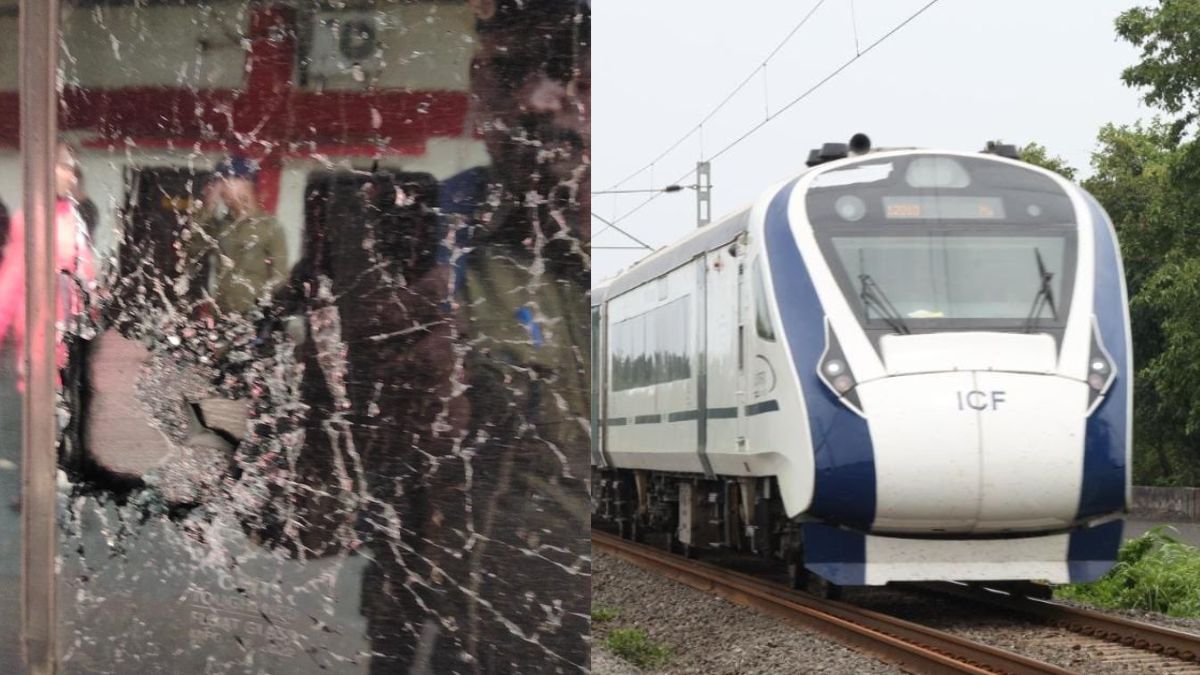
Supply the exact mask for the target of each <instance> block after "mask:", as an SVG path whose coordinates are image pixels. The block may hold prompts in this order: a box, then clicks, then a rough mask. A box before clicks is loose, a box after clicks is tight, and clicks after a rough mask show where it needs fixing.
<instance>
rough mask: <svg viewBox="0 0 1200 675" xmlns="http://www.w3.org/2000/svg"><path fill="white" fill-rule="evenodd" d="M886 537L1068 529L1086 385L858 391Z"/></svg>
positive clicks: (877, 525) (1044, 382)
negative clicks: (869, 434)
mask: <svg viewBox="0 0 1200 675" xmlns="http://www.w3.org/2000/svg"><path fill="white" fill-rule="evenodd" d="M859 396H860V397H861V399H862V403H863V408H864V410H865V411H867V418H868V425H869V428H870V433H871V440H872V445H873V448H874V458H875V475H876V481H877V488H876V495H877V502H876V514H875V521H874V524H873V527H872V529H873V530H875V531H881V532H896V533H901V532H907V533H920V532H946V533H964V532H970V533H981V534H982V533H995V532H1005V531H1011V532H1020V531H1034V530H1045V529H1054V528H1061V527H1066V526H1068V525H1070V524H1071V522H1072V521H1073V520H1074V519H1075V515H1076V512H1077V511H1078V508H1079V494H1080V483H1081V481H1082V474H1083V467H1082V461H1083V454H1084V453H1083V445H1084V434H1085V420H1086V408H1087V403H1088V390H1087V385H1086V384H1084V383H1082V382H1078V381H1075V380H1070V379H1067V378H1063V377H1060V376H1057V375H1035V374H1028V373H1019V372H998V371H989V370H978V371H955V372H944V373H925V374H911V375H902V376H893V377H886V378H883V379H880V380H876V381H873V382H866V383H863V384H862V385H860V386H859Z"/></svg>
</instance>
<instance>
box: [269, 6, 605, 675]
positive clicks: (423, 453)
mask: <svg viewBox="0 0 1200 675" xmlns="http://www.w3.org/2000/svg"><path fill="white" fill-rule="evenodd" d="M472 7H473V8H474V10H475V12H476V14H477V16H478V18H479V21H478V24H477V28H478V32H479V37H480V40H479V50H478V53H477V55H476V58H475V60H474V62H473V64H472V76H471V96H472V102H473V108H474V117H473V120H472V127H473V128H472V131H476V132H477V133H480V134H481V135H482V136H483V138H484V140H485V142H486V143H487V147H488V151H489V154H490V157H491V160H492V161H491V163H490V164H489V165H487V166H481V167H475V168H472V169H469V170H467V171H464V172H463V173H461V174H459V175H456V176H454V177H452V178H450V179H448V180H447V181H445V182H443V183H442V184H441V185H440V186H436V188H435V187H434V186H430V185H424V184H416V185H414V184H396V183H395V181H393V180H391V179H390V177H389V176H388V175H387V174H386V173H384V172H379V173H377V174H376V175H375V176H372V177H370V178H369V179H365V182H364V183H361V184H356V185H355V186H354V188H353V189H355V190H356V192H353V193H351V192H347V190H349V189H350V188H349V187H347V186H342V187H337V186H333V187H330V188H329V189H328V190H324V191H323V192H322V193H323V194H332V193H338V192H339V191H341V192H342V193H343V194H344V196H342V197H339V198H332V199H326V198H322V199H320V200H318V201H316V202H314V203H312V204H310V209H309V213H310V219H309V226H310V231H309V233H308V235H307V243H306V246H305V250H304V253H303V256H302V259H301V261H300V263H299V264H298V266H297V268H296V269H294V270H293V273H292V277H291V281H290V282H289V284H288V287H287V291H286V293H285V294H284V295H283V296H281V304H283V305H287V306H288V310H287V311H286V312H280V313H290V314H293V315H294V314H297V313H299V314H303V315H304V316H306V317H307V321H306V327H305V333H306V335H305V340H304V341H303V343H302V345H301V347H300V349H299V354H298V356H297V360H298V361H300V362H302V363H303V364H305V365H304V369H303V373H304V376H303V377H304V382H303V385H302V387H301V398H302V399H303V401H304V407H305V409H306V410H307V411H308V413H307V416H306V417H305V418H304V419H302V420H299V421H298V424H300V425H301V426H302V427H303V428H304V430H305V434H304V435H305V445H304V449H303V452H301V453H299V455H298V457H299V460H298V461H297V462H296V464H295V465H294V469H292V470H294V471H295V475H294V476H293V477H292V478H293V479H292V480H290V481H276V483H277V484H279V485H280V488H279V489H278V490H277V491H276V494H275V497H274V498H272V499H271V500H269V501H270V505H271V506H270V507H269V508H271V509H273V510H274V514H273V515H271V516H270V517H269V518H268V519H267V520H268V521H271V522H273V523H275V524H274V525H265V526H264V528H263V530H262V531H263V533H264V534H263V539H264V541H267V542H270V543H271V544H272V545H274V546H277V547H280V548H283V549H287V550H290V551H292V552H293V554H303V555H309V556H312V555H328V554H331V553H333V552H335V551H338V550H345V549H347V548H350V549H356V550H363V551H367V552H369V553H368V554H367V555H368V557H369V559H370V565H369V566H368V568H367V571H366V573H365V578H364V580H363V587H362V588H363V593H362V602H363V609H362V611H363V614H364V615H365V617H366V618H367V622H368V638H369V640H370V643H371V649H372V652H373V655H372V658H371V672H372V673H377V674H384V673H439V674H441V673H450V674H452V673H464V674H466V673H470V674H482V673H543V672H549V673H554V672H564V673H566V672H586V671H587V669H588V662H589V659H588V653H589V644H590V642H589V639H588V632H589V603H590V585H591V579H590V563H589V560H590V543H589V537H590V534H589V509H588V495H587V491H586V483H587V480H588V476H589V471H590V467H589V466H588V457H589V455H588V435H587V431H588V430H587V419H588V415H589V406H588V402H589V398H588V396H589V393H588V383H589V379H588V378H589V374H588V367H589V360H588V349H587V345H588V336H589V333H588V331H589V319H588V307H587V300H586V296H587V290H588V287H589V283H590V280H589V270H590V267H589V266H590V260H589V241H588V237H589V232H588V225H587V223H588V217H587V215H588V208H587V199H588V193H589V188H590V185H589V182H588V181H589V178H590V176H589V173H588V166H587V153H588V148H587V142H588V129H587V119H588V112H589V99H588V56H587V55H588V38H589V25H590V13H589V10H588V9H587V6H586V5H585V4H583V3H573V2H562V1H560V0H522V1H521V2H517V1H516V0H497V1H494V2H491V1H486V0H475V1H473V2H472ZM314 224H316V225H317V226H316V227H315V228H314V227H313V225H314ZM343 355H344V358H343ZM295 523H303V526H302V527H297V526H295V525H294V524H295Z"/></svg>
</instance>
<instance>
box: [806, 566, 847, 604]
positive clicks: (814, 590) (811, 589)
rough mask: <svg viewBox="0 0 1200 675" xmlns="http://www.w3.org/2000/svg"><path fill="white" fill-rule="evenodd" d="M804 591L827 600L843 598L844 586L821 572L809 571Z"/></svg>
mask: <svg viewBox="0 0 1200 675" xmlns="http://www.w3.org/2000/svg"><path fill="white" fill-rule="evenodd" d="M804 591H805V592H807V593H809V594H810V595H815V596H817V597H818V598H824V599H826V600H841V599H842V587H841V586H838V585H837V584H835V583H833V582H832V581H829V580H828V579H826V578H824V577H822V576H821V575H819V574H813V573H812V572H809V573H808V582H807V583H806V584H805V586H804Z"/></svg>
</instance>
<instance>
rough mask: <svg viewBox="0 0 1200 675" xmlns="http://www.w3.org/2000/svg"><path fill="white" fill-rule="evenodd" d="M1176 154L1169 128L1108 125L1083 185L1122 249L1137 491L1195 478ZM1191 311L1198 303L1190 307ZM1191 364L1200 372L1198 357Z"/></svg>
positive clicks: (1194, 398) (1198, 406)
mask: <svg viewBox="0 0 1200 675" xmlns="http://www.w3.org/2000/svg"><path fill="white" fill-rule="evenodd" d="M1179 152H1180V151H1179V148H1178V146H1177V145H1176V143H1175V140H1174V134H1173V131H1172V130H1171V125H1170V124H1169V123H1164V122H1159V121H1155V122H1152V123H1151V124H1149V125H1141V124H1136V125H1133V126H1123V127H1117V126H1114V125H1108V126H1105V127H1104V128H1103V129H1101V130H1100V134H1099V148H1098V149H1097V151H1096V152H1095V153H1094V154H1093V155H1092V168H1093V171H1094V173H1093V175H1092V176H1091V177H1089V178H1088V179H1087V180H1085V181H1084V183H1083V185H1084V187H1085V188H1086V189H1087V190H1088V191H1090V192H1091V193H1092V194H1093V195H1094V196H1095V197H1096V199H1097V200H1098V201H1099V202H1100V203H1101V204H1102V205H1103V206H1104V208H1105V211H1107V212H1108V214H1109V216H1110V217H1111V218H1112V220H1113V224H1114V226H1115V227H1116V230H1117V235H1118V238H1119V239H1120V242H1121V251H1122V258H1123V259H1124V264H1125V278H1126V283H1127V286H1128V289H1129V297H1130V319H1131V324H1132V333H1133V345H1134V354H1133V359H1134V371H1135V378H1134V380H1135V385H1134V386H1135V389H1134V434H1135V438H1134V447H1135V453H1134V477H1135V480H1136V481H1137V482H1139V483H1153V484H1163V483H1191V482H1194V481H1196V480H1197V478H1200V462H1198V461H1197V458H1196V457H1195V456H1194V455H1193V453H1192V452H1191V451H1190V450H1189V448H1191V447H1197V446H1196V444H1195V436H1196V430H1195V425H1194V423H1191V422H1189V420H1191V419H1192V418H1194V417H1195V413H1194V411H1200V392H1198V393H1197V394H1193V393H1191V392H1190V391H1188V390H1187V389H1186V388H1181V386H1180V382H1181V378H1186V377H1187V376H1188V375H1189V373H1190V372H1191V368H1190V367H1188V364H1187V361H1188V359H1191V358H1193V357H1200V354H1192V355H1189V354H1187V350H1185V349H1180V346H1181V343H1184V344H1186V341H1187V339H1188V337H1187V336H1188V334H1189V333H1190V332H1191V330H1190V329H1189V328H1188V327H1187V325H1186V324H1187V321H1188V319H1187V318H1186V317H1185V316H1184V315H1183V314H1184V311H1183V310H1186V308H1184V307H1178V306H1176V302H1177V301H1178V300H1179V299H1180V296H1181V294H1182V293H1185V292H1186V290H1187V289H1186V284H1187V283H1189V282H1188V276H1187V275H1188V273H1189V272H1191V271H1192V270H1191V267H1190V266H1189V265H1187V264H1186V259H1187V257H1188V254H1187V252H1186V250H1185V248H1186V246H1181V245H1183V244H1185V242H1183V241H1182V240H1181V238H1180V233H1181V232H1182V231H1183V230H1184V229H1186V228H1184V227H1182V221H1181V219H1180V213H1179V210H1178V209H1177V208H1176V205H1177V203H1178V183H1177V176H1176V173H1177V165H1178V155H1179ZM1168 261H1172V262H1171V264H1168ZM1193 283H1194V281H1193ZM1197 303H1200V298H1196V299H1195V300H1194V301H1193V303H1192V304H1197ZM1197 327H1200V324H1197ZM1194 362H1195V363H1197V364H1200V358H1196V360H1195V361H1194ZM1197 381H1200V380H1197Z"/></svg>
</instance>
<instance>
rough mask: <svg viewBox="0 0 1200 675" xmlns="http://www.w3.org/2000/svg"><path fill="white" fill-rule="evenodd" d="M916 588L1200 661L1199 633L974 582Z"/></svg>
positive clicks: (1138, 647)
mask: <svg viewBox="0 0 1200 675" xmlns="http://www.w3.org/2000/svg"><path fill="white" fill-rule="evenodd" d="M918 587H919V588H923V589H927V590H931V591H934V592H935V593H942V594H946V595H954V596H958V597H962V598H966V599H968V600H974V601H977V602H981V603H984V604H988V605H992V606H994V607H1000V608H1003V609H1007V610H1011V611H1014V612H1019V613H1021V614H1025V615H1027V616H1033V617H1035V618H1037V619H1038V620H1040V621H1043V622H1045V623H1047V624H1050V625H1053V626H1057V627H1059V628H1065V629H1067V630H1070V631H1072V632H1075V633H1079V634H1080V635H1088V636H1091V637H1096V638H1100V639H1102V640H1107V641H1109V642H1118V643H1121V644H1123V645H1126V646H1128V647H1133V648H1135V649H1141V650H1145V651H1148V652H1154V653H1156V654H1163V655H1165V656H1171V657H1175V658H1178V659H1181V660H1184V661H1200V635H1193V634H1191V633H1185V632H1183V631H1179V630H1175V629H1172V628H1165V627H1163V626H1155V625H1153V624H1149V623H1143V622H1141V621H1134V620H1132V619H1126V618H1125V617H1121V616H1113V615H1109V614H1104V613H1101V612H1097V611H1093V610H1090V609H1083V608H1081V607H1071V606H1069V605H1062V604H1058V603H1056V602H1051V601H1047V600H1039V599H1036V598H1026V597H1022V596H1018V595H1006V594H1002V593H996V592H994V591H990V590H987V589H986V588H983V587H980V586H976V585H966V584H956V583H949V582H938V583H929V584H920V585H919V586H918Z"/></svg>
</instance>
